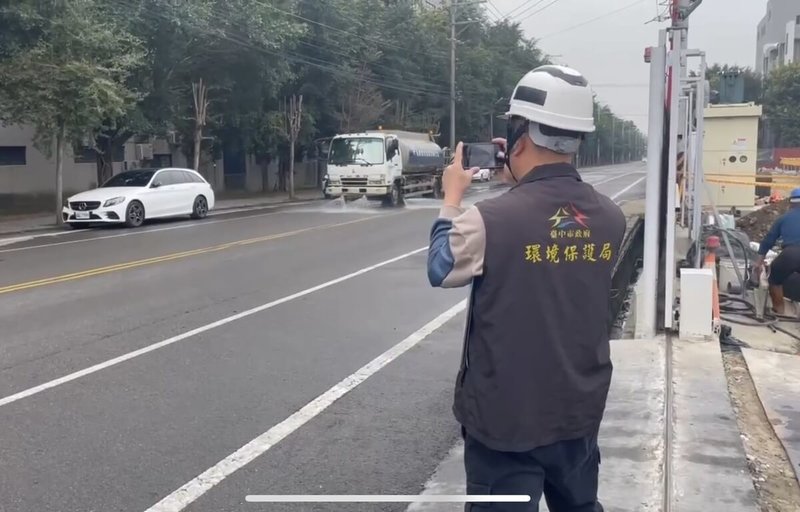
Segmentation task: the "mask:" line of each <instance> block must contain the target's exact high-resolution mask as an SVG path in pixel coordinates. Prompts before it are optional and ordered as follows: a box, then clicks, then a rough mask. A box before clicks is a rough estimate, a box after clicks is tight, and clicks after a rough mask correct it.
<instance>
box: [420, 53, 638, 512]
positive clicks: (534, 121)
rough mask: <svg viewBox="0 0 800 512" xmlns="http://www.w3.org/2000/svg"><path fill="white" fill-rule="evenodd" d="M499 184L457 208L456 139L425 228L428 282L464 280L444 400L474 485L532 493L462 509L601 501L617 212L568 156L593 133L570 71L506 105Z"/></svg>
mask: <svg viewBox="0 0 800 512" xmlns="http://www.w3.org/2000/svg"><path fill="white" fill-rule="evenodd" d="M507 118H508V128H507V138H506V139H505V140H502V139H500V142H502V144H503V145H504V149H505V154H506V168H505V170H504V173H505V177H506V178H507V179H508V180H510V181H511V182H512V183H513V187H512V188H511V189H510V190H509V191H507V192H506V193H504V194H502V195H500V196H497V197H494V198H492V199H488V200H486V201H483V202H480V203H478V204H477V205H475V206H472V207H470V208H467V209H465V208H463V207H462V200H463V198H464V194H465V192H466V191H467V189H468V188H469V186H470V184H471V182H472V179H471V178H472V174H473V173H474V172H475V170H474V169H472V170H465V169H464V168H463V167H462V156H461V155H462V145H461V144H459V147H458V148H457V150H456V151H455V157H454V161H453V163H452V164H451V165H450V166H449V167H447V169H446V170H445V172H444V176H443V192H444V205H443V206H442V208H441V211H440V213H439V218H438V219H437V220H436V221H435V223H434V225H433V228H432V230H431V235H430V238H431V240H430V248H429V254H428V277H429V279H430V282H431V284H432V285H433V286H435V287H442V288H453V287H461V286H467V285H471V299H470V305H469V313H468V315H467V327H466V333H465V336H464V338H465V339H464V347H463V355H462V361H461V367H460V371H459V373H458V377H457V381H456V385H455V401H454V406H453V411H454V413H455V417H456V419H457V420H458V421H459V423H460V424H461V425H462V434H463V437H464V442H465V455H464V463H465V469H466V478H467V493H468V494H469V495H487V494H491V495H498V494H499V495H528V496H530V498H531V500H530V502H529V503H492V504H486V503H482V504H480V505H479V506H477V505H470V504H467V506H466V510H467V511H469V510H477V509H478V507H480V508H479V509H480V510H490V511H495V512H504V511H536V510H538V509H539V501H540V500H541V497H542V495H544V497H545V499H546V501H547V504H548V507H549V509H550V510H551V511H552V512H584V511H586V512H588V511H593V512H594V511H602V510H603V508H602V506H601V505H600V503H599V502H598V471H599V464H600V450H599V448H598V443H597V436H598V430H599V427H600V422H601V420H602V418H603V413H604V410H605V406H606V397H607V395H608V389H609V386H610V383H611V373H612V365H611V359H610V346H609V332H610V327H611V326H610V322H609V316H608V311H609V300H610V295H611V274H612V270H613V267H614V263H615V261H616V258H617V254H618V252H619V249H620V245H621V243H622V239H623V236H624V233H625V224H626V221H625V217H624V215H623V214H622V211H621V210H620V209H619V207H618V206H617V205H616V204H614V203H613V202H612V201H611V200H610V199H608V198H607V197H606V196H604V195H602V194H600V193H598V192H597V191H595V190H594V188H593V187H592V186H591V185H589V184H587V183H584V182H583V181H582V180H581V176H580V174H578V172H577V171H576V169H575V167H574V166H573V165H572V164H571V162H572V161H573V158H574V157H575V155H576V154H577V152H578V149H579V147H580V144H581V141H582V140H583V138H584V136H585V134H586V133H590V132H593V131H594V129H595V125H594V105H593V94H592V90H591V88H590V87H589V84H588V82H587V81H586V79H585V78H584V77H583V76H582V75H581V74H580V73H578V72H577V71H575V70H573V69H569V68H566V67H561V66H543V67H539V68H536V69H534V70H532V71H530V72H529V73H527V74H526V75H525V76H524V77H523V78H522V79H521V80H520V82H519V84H518V85H517V86H516V88H515V90H514V93H513V95H512V97H511V100H510V108H509V111H508V113H507Z"/></svg>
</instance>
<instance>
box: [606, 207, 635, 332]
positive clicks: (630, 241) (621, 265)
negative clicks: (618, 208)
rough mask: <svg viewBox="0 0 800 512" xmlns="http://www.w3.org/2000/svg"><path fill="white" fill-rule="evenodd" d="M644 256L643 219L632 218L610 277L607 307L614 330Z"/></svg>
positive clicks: (610, 323)
mask: <svg viewBox="0 0 800 512" xmlns="http://www.w3.org/2000/svg"><path fill="white" fill-rule="evenodd" d="M643 255H644V219H643V218H642V217H641V216H637V217H632V218H630V219H629V221H628V229H627V231H626V233H625V238H624V239H623V241H622V246H621V248H620V256H619V258H618V259H617V263H616V265H615V266H614V272H613V274H612V277H611V303H610V305H609V311H608V315H609V326H610V327H611V329H612V330H614V329H615V327H616V323H617V320H618V319H619V318H620V315H622V313H623V308H624V306H625V302H626V301H627V300H628V297H629V295H630V293H629V292H630V284H631V281H633V278H634V276H635V275H636V271H637V270H638V268H639V265H640V263H641V261H642V257H643Z"/></svg>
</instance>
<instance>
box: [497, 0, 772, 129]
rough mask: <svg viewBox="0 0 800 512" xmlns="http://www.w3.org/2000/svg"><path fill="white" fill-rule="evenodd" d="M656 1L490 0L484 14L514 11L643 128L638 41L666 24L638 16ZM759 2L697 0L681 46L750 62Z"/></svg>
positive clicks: (555, 55)
mask: <svg viewBox="0 0 800 512" xmlns="http://www.w3.org/2000/svg"><path fill="white" fill-rule="evenodd" d="M661 3H664V2H663V0H639V1H637V0H490V1H487V2H486V4H485V6H486V8H487V10H488V12H489V13H491V14H493V16H490V18H491V19H497V18H499V15H498V14H497V11H499V12H500V14H503V15H507V14H508V13H511V17H510V19H512V20H514V21H516V20H517V19H519V18H522V21H521V24H522V28H523V29H524V30H525V33H526V35H527V36H528V37H531V38H534V39H539V47H540V48H541V49H542V50H543V51H544V52H545V53H547V54H548V55H551V58H552V60H553V61H555V62H556V63H558V64H563V65H566V66H570V67H573V68H575V69H577V70H579V71H580V72H581V73H583V74H584V75H585V76H586V77H587V78H588V79H589V82H590V83H591V84H592V86H593V88H594V90H595V92H596V93H597V96H598V98H599V100H600V101H601V102H602V103H606V104H608V105H609V106H610V107H611V109H612V110H613V111H614V112H615V113H616V114H617V115H618V116H619V117H622V118H625V119H630V120H631V121H634V122H635V123H636V124H637V125H638V126H639V128H641V129H642V130H643V131H644V130H646V128H647V104H648V88H647V87H648V81H649V69H648V66H647V64H645V62H644V60H643V59H644V49H645V47H647V46H655V45H656V44H657V43H658V30H659V29H660V28H663V27H666V26H667V25H668V22H660V23H659V22H653V23H646V22H647V21H649V20H652V19H653V18H655V17H656V14H658V13H659V12H663V11H664V8H663V7H659V4H661ZM536 4H538V6H536V7H533V9H532V10H528V11H527V12H525V10H526V9H528V8H529V7H531V6H534V5H536ZM548 5H550V6H549V7H546V6H548ZM543 7H546V8H545V9H543V10H541V9H542V8H543ZM495 8H496V10H495ZM515 9H517V12H516V15H518V16H517V17H515V13H514V10H515ZM540 10H541V12H538V13H537V12H536V11H540ZM618 10H619V12H616V13H614V14H610V13H613V12H614V11H618ZM766 10H767V0H704V1H703V4H702V5H701V6H700V7H698V8H697V10H696V11H695V12H694V13H693V14H692V17H691V18H690V23H689V47H690V48H692V49H700V50H705V52H706V55H707V56H708V62H709V64H713V63H721V64H738V65H742V66H750V67H754V66H755V58H756V28H757V26H758V23H759V21H760V20H761V18H763V16H764V14H765V13H766ZM534 13H535V14H534ZM531 14H533V15H532V16H530V17H529V18H527V19H525V17H526V16H528V15H531ZM600 17H602V18H601V19H597V20H596V21H591V20H594V19H595V18H600ZM589 21H591V22H590V23H587V24H586V25H584V26H581V27H578V28H574V29H571V30H567V29H570V28H571V27H575V26H576V25H579V24H582V23H584V22H589Z"/></svg>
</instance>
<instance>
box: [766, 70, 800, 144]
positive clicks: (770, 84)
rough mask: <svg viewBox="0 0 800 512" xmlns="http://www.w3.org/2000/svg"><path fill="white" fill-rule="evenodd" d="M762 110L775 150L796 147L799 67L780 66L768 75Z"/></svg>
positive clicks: (799, 135)
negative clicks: (770, 130) (769, 128)
mask: <svg viewBox="0 0 800 512" xmlns="http://www.w3.org/2000/svg"><path fill="white" fill-rule="evenodd" d="M764 109H765V114H766V116H767V118H768V119H769V122H770V127H771V129H772V131H773V132H774V134H775V136H776V140H775V145H776V147H797V146H800V64H797V63H795V64H789V65H786V66H781V67H779V68H777V69H775V70H774V71H773V72H772V73H771V74H770V76H769V79H768V81H767V88H766V92H765V94H764Z"/></svg>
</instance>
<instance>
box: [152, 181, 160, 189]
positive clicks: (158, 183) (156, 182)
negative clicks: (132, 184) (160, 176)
mask: <svg viewBox="0 0 800 512" xmlns="http://www.w3.org/2000/svg"><path fill="white" fill-rule="evenodd" d="M160 186H161V182H160V181H154V182H153V184H152V185H150V188H158V187H160Z"/></svg>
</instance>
